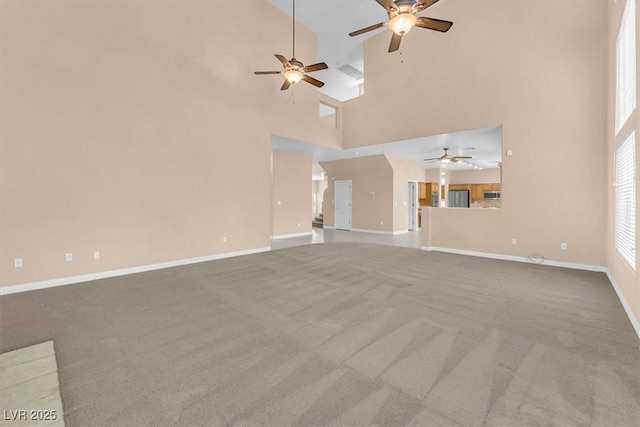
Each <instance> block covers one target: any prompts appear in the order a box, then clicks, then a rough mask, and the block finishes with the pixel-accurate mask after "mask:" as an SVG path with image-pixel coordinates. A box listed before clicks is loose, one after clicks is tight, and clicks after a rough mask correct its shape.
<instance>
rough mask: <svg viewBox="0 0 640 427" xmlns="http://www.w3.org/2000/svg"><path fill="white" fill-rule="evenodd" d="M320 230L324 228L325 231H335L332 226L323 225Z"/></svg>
mask: <svg viewBox="0 0 640 427" xmlns="http://www.w3.org/2000/svg"><path fill="white" fill-rule="evenodd" d="M322 228H326V229H327V230H335V229H336V228H335V227H334V226H333V225H323V226H322Z"/></svg>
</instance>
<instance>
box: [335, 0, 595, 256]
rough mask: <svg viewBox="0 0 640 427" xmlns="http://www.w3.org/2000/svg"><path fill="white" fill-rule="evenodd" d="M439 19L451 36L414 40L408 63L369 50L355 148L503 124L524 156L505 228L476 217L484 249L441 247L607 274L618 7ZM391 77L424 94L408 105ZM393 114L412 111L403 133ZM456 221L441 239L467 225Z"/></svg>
mask: <svg viewBox="0 0 640 427" xmlns="http://www.w3.org/2000/svg"><path fill="white" fill-rule="evenodd" d="M434 10H435V9H434ZM437 12H438V16H442V17H451V18H452V19H453V20H454V21H455V24H454V26H453V28H452V30H451V31H449V32H448V33H446V34H440V33H437V32H423V33H420V34H414V33H413V32H411V33H410V34H409V35H408V36H407V37H405V38H404V39H406V40H403V45H402V59H403V60H401V57H400V56H399V54H398V53H396V54H388V53H387V52H386V51H387V46H388V43H389V37H388V34H386V33H385V34H381V35H380V36H375V37H373V38H371V39H368V40H367V42H365V68H366V70H367V91H366V92H365V94H364V96H362V97H360V98H358V99H354V100H352V101H349V102H346V103H345V105H344V110H345V117H346V118H347V120H345V129H344V144H345V146H346V147H356V146H358V145H362V144H363V143H364V142H365V141H366V142H367V143H384V142H389V141H394V140H404V139H411V138H416V137H420V136H423V135H438V134H442V133H446V132H451V131H457V130H465V129H472V128H482V127H487V126H495V125H500V124H501V125H503V146H504V148H505V149H512V150H513V153H514V154H513V156H512V157H507V158H505V159H504V162H503V170H502V178H503V180H502V191H503V195H504V200H503V204H502V210H501V212H500V214H499V215H500V221H497V222H495V223H494V222H493V221H492V218H493V217H489V216H488V215H487V214H486V213H484V212H475V211H471V212H467V214H468V215H470V216H469V218H467V217H465V218H464V220H465V221H467V222H466V223H467V224H470V223H473V224H475V225H476V226H475V227H473V230H474V233H475V236H474V238H477V239H478V245H476V244H475V243H473V242H468V241H467V239H464V238H463V239H456V238H454V237H453V236H458V235H459V233H452V234H450V235H442V236H441V238H438V239H434V241H433V244H434V245H435V246H443V247H452V248H460V249H471V248H473V249H475V250H481V251H487V252H495V251H498V252H500V253H505V254H515V253H525V254H528V253H532V252H534V251H540V252H542V253H543V254H544V255H545V256H546V257H547V258H550V259H557V260H562V261H571V262H576V263H583V264H594V265H604V264H605V263H606V248H605V241H606V204H604V203H602V200H604V199H605V195H606V191H607V190H606V182H607V179H606V168H605V167H604V163H603V158H604V157H605V156H606V149H605V144H604V141H605V138H606V120H605V118H606V111H607V109H606V72H607V69H606V61H605V58H606V39H607V37H606V35H607V34H606V26H603V25H602V17H603V16H606V13H607V2H580V7H576V4H575V2H544V3H540V2H533V1H531V2H480V1H477V2H446V3H443V4H442V5H440V6H438V9H437ZM479 16H481V17H482V19H478V17H479ZM541 23H544V24H543V25H544V30H543V31H541V30H540V26H541ZM515 58H517V59H515ZM389 76H394V81H395V82H420V83H419V84H416V85H415V86H414V87H413V88H412V90H403V91H402V96H397V91H398V87H397V85H395V84H389V83H388V82H389V78H388V77H389ZM424 76H429V78H426V79H425V78H424ZM389 111H401V112H402V126H389V125H388V122H389V120H388V114H389V113H388V112H389ZM425 112H428V114H427V113H425ZM350 117H367V120H366V121H364V120H349V118H350ZM550 189H551V190H555V191H550ZM558 190H560V191H558ZM564 190H566V191H564ZM447 213H448V212H446V211H443V212H441V213H439V214H435V215H434V217H433V227H434V229H436V227H437V229H438V230H450V229H454V227H455V226H456V225H457V223H458V221H460V220H461V219H462V218H459V215H463V214H462V213H459V214H453V215H446V214H447ZM473 215H477V216H473ZM465 227H466V225H465ZM434 238H435V236H434ZM511 238H518V239H519V244H518V246H516V247H513V246H511ZM561 242H567V243H568V245H569V250H567V251H560V244H561ZM472 243H473V244H472Z"/></svg>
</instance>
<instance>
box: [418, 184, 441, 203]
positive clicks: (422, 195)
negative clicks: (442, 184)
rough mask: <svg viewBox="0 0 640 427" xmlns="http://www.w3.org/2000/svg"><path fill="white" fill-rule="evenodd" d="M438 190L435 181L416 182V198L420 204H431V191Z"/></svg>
mask: <svg viewBox="0 0 640 427" xmlns="http://www.w3.org/2000/svg"><path fill="white" fill-rule="evenodd" d="M437 191H438V184H436V183H435V182H419V183H418V199H420V205H421V206H431V204H432V199H431V196H432V194H433V192H437Z"/></svg>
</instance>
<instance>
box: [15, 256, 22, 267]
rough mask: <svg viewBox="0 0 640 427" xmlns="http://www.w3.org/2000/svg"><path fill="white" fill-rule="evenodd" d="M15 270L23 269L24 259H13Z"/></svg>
mask: <svg viewBox="0 0 640 427" xmlns="http://www.w3.org/2000/svg"><path fill="white" fill-rule="evenodd" d="M13 268H22V258H14V259H13Z"/></svg>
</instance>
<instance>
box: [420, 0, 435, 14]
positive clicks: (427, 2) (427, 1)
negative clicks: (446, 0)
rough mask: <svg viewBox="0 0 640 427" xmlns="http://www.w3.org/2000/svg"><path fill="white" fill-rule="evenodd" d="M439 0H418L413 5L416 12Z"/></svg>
mask: <svg viewBox="0 0 640 427" xmlns="http://www.w3.org/2000/svg"><path fill="white" fill-rule="evenodd" d="M439 1H440V0H420V1H419V2H418V3H416V5H415V6H414V8H415V10H416V12H422V11H423V10H425V9H427V8H430V7H431V6H433V5H434V4H436V3H438V2H439Z"/></svg>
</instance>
